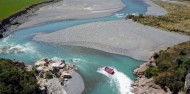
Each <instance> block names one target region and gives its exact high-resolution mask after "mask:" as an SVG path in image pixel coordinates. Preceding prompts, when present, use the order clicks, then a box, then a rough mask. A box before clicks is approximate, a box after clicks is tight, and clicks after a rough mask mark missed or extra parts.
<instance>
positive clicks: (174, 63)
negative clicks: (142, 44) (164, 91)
mask: <svg viewBox="0 0 190 94" xmlns="http://www.w3.org/2000/svg"><path fill="white" fill-rule="evenodd" d="M156 65H157V66H155V67H151V66H150V67H149V68H148V69H147V70H146V72H145V76H146V77H147V78H150V77H153V78H154V81H155V83H156V84H158V85H160V86H161V87H163V88H165V86H167V87H169V88H170V90H171V91H172V92H173V93H174V94H177V93H178V92H179V91H183V89H184V82H185V76H186V75H187V73H188V72H189V71H190V41H188V42H185V43H181V44H179V45H176V46H174V47H172V48H168V49H167V50H165V51H160V52H159V57H158V58H157V59H156Z"/></svg>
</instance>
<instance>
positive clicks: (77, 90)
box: [64, 72, 84, 94]
mask: <svg viewBox="0 0 190 94" xmlns="http://www.w3.org/2000/svg"><path fill="white" fill-rule="evenodd" d="M71 76H72V79H70V80H69V82H68V84H67V85H66V86H64V89H65V91H66V92H67V94H82V92H83V90H84V81H83V79H82V77H81V76H80V74H79V73H77V72H73V73H72V74H71Z"/></svg>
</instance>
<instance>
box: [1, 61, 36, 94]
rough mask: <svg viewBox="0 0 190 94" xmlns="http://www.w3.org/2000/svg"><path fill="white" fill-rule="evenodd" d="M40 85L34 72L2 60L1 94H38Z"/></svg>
mask: <svg viewBox="0 0 190 94" xmlns="http://www.w3.org/2000/svg"><path fill="white" fill-rule="evenodd" d="M37 93H38V85H37V81H36V78H35V76H34V74H33V73H32V72H28V71H26V70H24V69H20V68H19V67H17V66H15V65H13V64H12V62H11V60H7V59H0V94H37Z"/></svg>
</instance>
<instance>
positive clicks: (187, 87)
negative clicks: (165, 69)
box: [184, 73, 190, 94]
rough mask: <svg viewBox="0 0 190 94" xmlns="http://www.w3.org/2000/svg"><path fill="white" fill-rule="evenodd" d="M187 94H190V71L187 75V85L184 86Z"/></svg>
mask: <svg viewBox="0 0 190 94" xmlns="http://www.w3.org/2000/svg"><path fill="white" fill-rule="evenodd" d="M184 88H185V90H186V92H187V94H190V73H188V74H187V75H186V77H185V86H184Z"/></svg>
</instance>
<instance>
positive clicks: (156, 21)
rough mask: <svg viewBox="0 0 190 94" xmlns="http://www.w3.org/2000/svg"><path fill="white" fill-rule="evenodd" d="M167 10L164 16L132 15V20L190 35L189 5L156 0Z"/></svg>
mask: <svg viewBox="0 0 190 94" xmlns="http://www.w3.org/2000/svg"><path fill="white" fill-rule="evenodd" d="M156 3H157V4H158V5H160V6H161V7H163V8H165V9H166V10H167V12H168V13H167V14H166V15H164V16H158V17H155V16H145V17H139V16H135V17H133V20H135V21H137V22H139V23H142V24H145V25H150V26H153V27H156V28H162V29H164V30H168V31H175V32H183V33H186V34H189V35H190V5H179V4H171V3H166V2H162V1H157V2H156Z"/></svg>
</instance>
